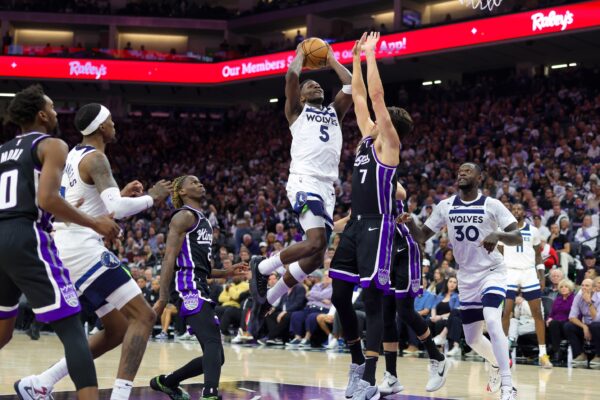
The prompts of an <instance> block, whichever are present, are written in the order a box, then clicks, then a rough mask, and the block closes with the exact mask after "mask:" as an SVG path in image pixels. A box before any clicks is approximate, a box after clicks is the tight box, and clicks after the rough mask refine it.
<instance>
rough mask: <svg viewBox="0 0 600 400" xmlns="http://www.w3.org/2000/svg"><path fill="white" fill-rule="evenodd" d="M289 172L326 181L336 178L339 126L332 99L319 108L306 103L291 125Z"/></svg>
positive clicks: (340, 139) (339, 145)
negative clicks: (328, 103) (329, 102)
mask: <svg viewBox="0 0 600 400" xmlns="http://www.w3.org/2000/svg"><path fill="white" fill-rule="evenodd" d="M290 132H291V133H292V148H291V150H290V153H291V156H292V162H291V163H290V174H297V175H308V176H312V177H315V178H318V179H320V180H324V181H327V182H333V181H335V180H337V179H338V170H339V164H340V155H341V153H342V129H341V125H340V121H339V120H338V116H337V113H336V112H335V107H334V106H333V103H331V104H330V105H328V106H326V107H323V108H321V109H319V108H316V107H314V106H311V105H309V104H305V105H304V108H303V109H302V112H301V113H300V115H299V116H298V119H296V121H294V123H293V124H292V125H290Z"/></svg>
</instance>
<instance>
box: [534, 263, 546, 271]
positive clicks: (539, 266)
mask: <svg viewBox="0 0 600 400" xmlns="http://www.w3.org/2000/svg"><path fill="white" fill-rule="evenodd" d="M535 268H536V269H538V270H542V271H545V270H546V266H545V265H544V264H538V265H536V266H535Z"/></svg>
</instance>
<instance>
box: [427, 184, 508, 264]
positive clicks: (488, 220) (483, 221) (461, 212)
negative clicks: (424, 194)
mask: <svg viewBox="0 0 600 400" xmlns="http://www.w3.org/2000/svg"><path fill="white" fill-rule="evenodd" d="M516 222H517V220H516V219H515V217H514V216H513V215H512V214H511V213H510V211H508V209H507V208H506V207H504V205H503V204H502V203H501V202H500V201H499V200H496V199H492V198H489V197H486V196H483V195H481V194H479V195H478V196H477V198H476V199H475V200H473V201H471V202H464V201H462V200H461V199H460V198H459V197H458V196H456V195H455V196H452V197H450V198H448V199H446V200H443V201H441V202H440V203H439V204H438V205H437V206H436V207H435V209H434V210H433V213H432V214H431V216H430V217H429V218H428V219H427V221H425V225H426V226H427V227H428V228H429V229H431V230H432V231H434V232H438V231H439V230H440V229H442V228H443V227H444V226H447V227H448V238H449V240H450V243H451V244H452V251H453V252H454V258H455V259H456V262H457V263H458V266H459V268H460V272H461V275H462V274H464V273H469V272H480V271H482V270H485V269H490V268H491V269H492V270H493V269H494V267H495V266H497V265H500V264H502V263H503V262H504V257H503V256H502V254H501V253H500V252H499V251H498V249H497V248H495V249H494V250H493V251H492V252H491V253H488V252H487V250H486V249H485V248H484V247H483V246H482V245H481V244H482V241H483V239H485V237H486V236H488V235H489V234H490V233H492V232H495V231H497V230H498V229H501V230H502V231H504V229H506V227H508V226H509V225H510V224H512V223H516Z"/></svg>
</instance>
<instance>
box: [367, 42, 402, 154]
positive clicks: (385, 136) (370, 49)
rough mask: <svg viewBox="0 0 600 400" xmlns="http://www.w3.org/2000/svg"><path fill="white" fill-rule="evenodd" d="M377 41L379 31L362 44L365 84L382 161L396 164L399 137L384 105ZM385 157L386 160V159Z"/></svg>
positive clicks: (398, 151) (398, 152)
mask: <svg viewBox="0 0 600 400" xmlns="http://www.w3.org/2000/svg"><path fill="white" fill-rule="evenodd" d="M378 41H379V32H371V33H370V34H369V36H367V40H366V41H365V44H364V46H363V47H364V49H365V53H366V56H367V84H368V86H369V97H370V98H371V103H372V104H373V111H374V112H375V120H376V121H377V126H378V127H379V137H380V140H381V143H382V149H383V154H382V157H381V158H382V161H383V162H384V163H385V164H393V165H395V164H397V163H398V158H399V156H400V138H399V137H398V132H396V128H394V125H393V124H392V118H391V117H390V113H389V112H388V110H387V108H386V106H385V98H384V91H383V83H382V82H381V77H380V76H379V69H378V68H377V59H376V57H375V48H376V47H377V42H378ZM386 159H387V160H386Z"/></svg>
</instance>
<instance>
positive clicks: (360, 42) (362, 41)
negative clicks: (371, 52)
mask: <svg viewBox="0 0 600 400" xmlns="http://www.w3.org/2000/svg"><path fill="white" fill-rule="evenodd" d="M366 40H367V32H365V33H363V34H362V36H361V37H360V39H359V40H357V41H356V42H354V47H353V48H352V55H353V56H354V57H357V56H358V57H360V52H361V50H362V48H363V45H364V44H365V41H366Z"/></svg>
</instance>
